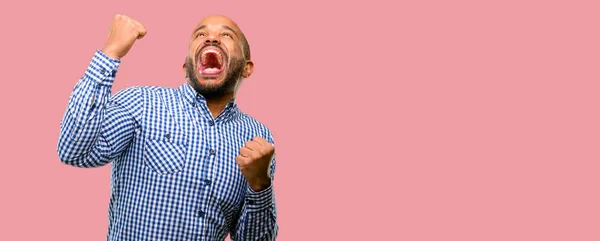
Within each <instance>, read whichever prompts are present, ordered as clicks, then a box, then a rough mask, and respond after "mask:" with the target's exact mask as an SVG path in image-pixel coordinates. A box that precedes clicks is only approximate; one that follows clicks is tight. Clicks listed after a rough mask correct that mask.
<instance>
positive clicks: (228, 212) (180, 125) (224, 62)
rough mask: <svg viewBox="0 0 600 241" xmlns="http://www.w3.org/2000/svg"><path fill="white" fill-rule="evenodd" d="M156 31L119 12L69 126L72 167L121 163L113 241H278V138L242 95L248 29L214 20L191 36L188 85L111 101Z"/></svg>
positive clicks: (115, 170)
mask: <svg viewBox="0 0 600 241" xmlns="http://www.w3.org/2000/svg"><path fill="white" fill-rule="evenodd" d="M145 35H146V29H145V27H144V26H143V25H142V24H141V23H139V22H138V21H136V20H135V19H133V18H130V17H128V16H123V15H117V16H115V18H114V19H113V22H112V25H111V28H110V31H109V38H108V41H107V42H106V44H105V46H104V47H103V48H102V49H100V50H98V51H96V52H95V54H94V56H93V58H92V61H91V63H90V64H89V66H88V69H87V70H86V72H85V75H84V76H83V77H82V78H81V79H80V80H79V81H78V82H77V84H76V85H75V88H74V89H73V92H72V94H71V96H70V98H69V102H68V106H67V110H66V112H65V115H64V117H63V120H62V122H61V131H60V137H59V143H58V154H59V156H60V160H61V161H62V162H63V163H65V164H68V165H72V166H76V167H99V166H103V165H106V164H108V163H112V165H111V196H110V202H109V225H108V235H107V240H120V241H122V240H136V241H138V240H224V239H225V237H226V236H227V234H230V237H231V239H232V240H274V239H275V237H276V236H277V232H278V225H277V221H276V217H277V215H276V209H275V199H274V193H273V186H272V180H273V175H274V173H275V150H274V142H273V138H272V135H271V132H270V130H269V129H268V128H267V127H266V126H264V125H263V124H261V123H260V122H258V121H257V120H255V119H253V118H252V117H250V116H249V115H247V114H244V113H243V112H241V111H240V109H238V107H237V105H236V102H235V93H236V91H237V89H238V88H239V86H240V84H241V81H242V79H243V78H248V77H249V76H250V75H251V74H252V69H253V62H252V61H251V60H250V49H249V46H248V43H247V41H246V39H245V37H244V34H243V33H242V31H241V30H240V28H239V27H238V26H237V25H236V24H235V23H234V22H233V21H232V20H231V19H229V18H227V17H224V16H209V17H207V18H205V19H203V20H202V21H201V22H200V23H199V24H198V26H197V27H196V28H195V29H194V31H193V33H192V36H191V40H190V45H189V55H188V56H187V58H186V61H185V64H184V65H183V71H184V73H185V74H186V77H187V79H188V81H187V83H184V84H183V85H181V86H180V87H178V88H165V87H155V86H145V87H144V86H136V87H130V88H126V89H124V90H122V91H119V92H118V93H116V94H115V95H114V96H111V88H112V84H113V81H114V78H115V76H116V73H117V69H118V67H119V65H120V63H121V59H122V58H123V57H124V56H125V55H126V54H127V52H128V51H129V50H130V48H131V47H132V46H133V44H134V43H135V41H137V40H138V39H141V38H143V37H144V36H145Z"/></svg>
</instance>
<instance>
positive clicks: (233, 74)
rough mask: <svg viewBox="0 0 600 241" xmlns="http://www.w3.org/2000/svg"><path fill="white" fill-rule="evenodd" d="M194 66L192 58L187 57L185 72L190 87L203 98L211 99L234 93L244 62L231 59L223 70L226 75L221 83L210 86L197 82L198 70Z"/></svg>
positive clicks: (234, 58)
mask: <svg viewBox="0 0 600 241" xmlns="http://www.w3.org/2000/svg"><path fill="white" fill-rule="evenodd" d="M195 66H196V65H195V64H194V62H193V60H192V58H190V57H189V56H188V57H187V58H186V59H185V70H186V73H187V76H188V79H189V82H190V85H191V86H192V88H194V90H196V92H198V93H199V94H201V95H202V96H204V98H206V99H212V98H218V97H221V96H223V95H225V94H226V93H228V92H233V91H234V89H235V87H236V84H237V82H238V80H240V79H241V77H242V71H243V70H244V61H243V60H242V59H240V58H236V57H231V58H230V59H229V61H228V62H227V68H226V69H225V73H226V74H225V77H224V79H223V81H222V82H221V83H220V84H211V85H207V84H201V83H200V81H198V77H197V76H198V68H197V67H195ZM207 79H215V77H208V78H207Z"/></svg>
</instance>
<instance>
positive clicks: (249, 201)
mask: <svg viewBox="0 0 600 241" xmlns="http://www.w3.org/2000/svg"><path fill="white" fill-rule="evenodd" d="M246 202H247V203H248V204H250V205H252V204H254V201H253V200H248V201H246Z"/></svg>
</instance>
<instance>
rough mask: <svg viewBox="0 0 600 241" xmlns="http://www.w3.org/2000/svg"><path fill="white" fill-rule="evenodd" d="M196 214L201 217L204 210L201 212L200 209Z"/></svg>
mask: <svg viewBox="0 0 600 241" xmlns="http://www.w3.org/2000/svg"><path fill="white" fill-rule="evenodd" d="M198 216H200V217H201V218H202V217H204V212H202V210H200V211H198Z"/></svg>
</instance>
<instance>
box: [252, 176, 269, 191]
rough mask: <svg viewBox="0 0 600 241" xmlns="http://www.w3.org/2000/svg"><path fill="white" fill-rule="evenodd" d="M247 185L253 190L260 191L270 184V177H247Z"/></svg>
mask: <svg viewBox="0 0 600 241" xmlns="http://www.w3.org/2000/svg"><path fill="white" fill-rule="evenodd" d="M248 185H249V186H250V188H251V189H252V190H253V191H255V192H260V191H263V190H265V189H267V188H268V187H270V186H271V179H270V178H269V177H266V176H265V177H259V178H252V179H248Z"/></svg>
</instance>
